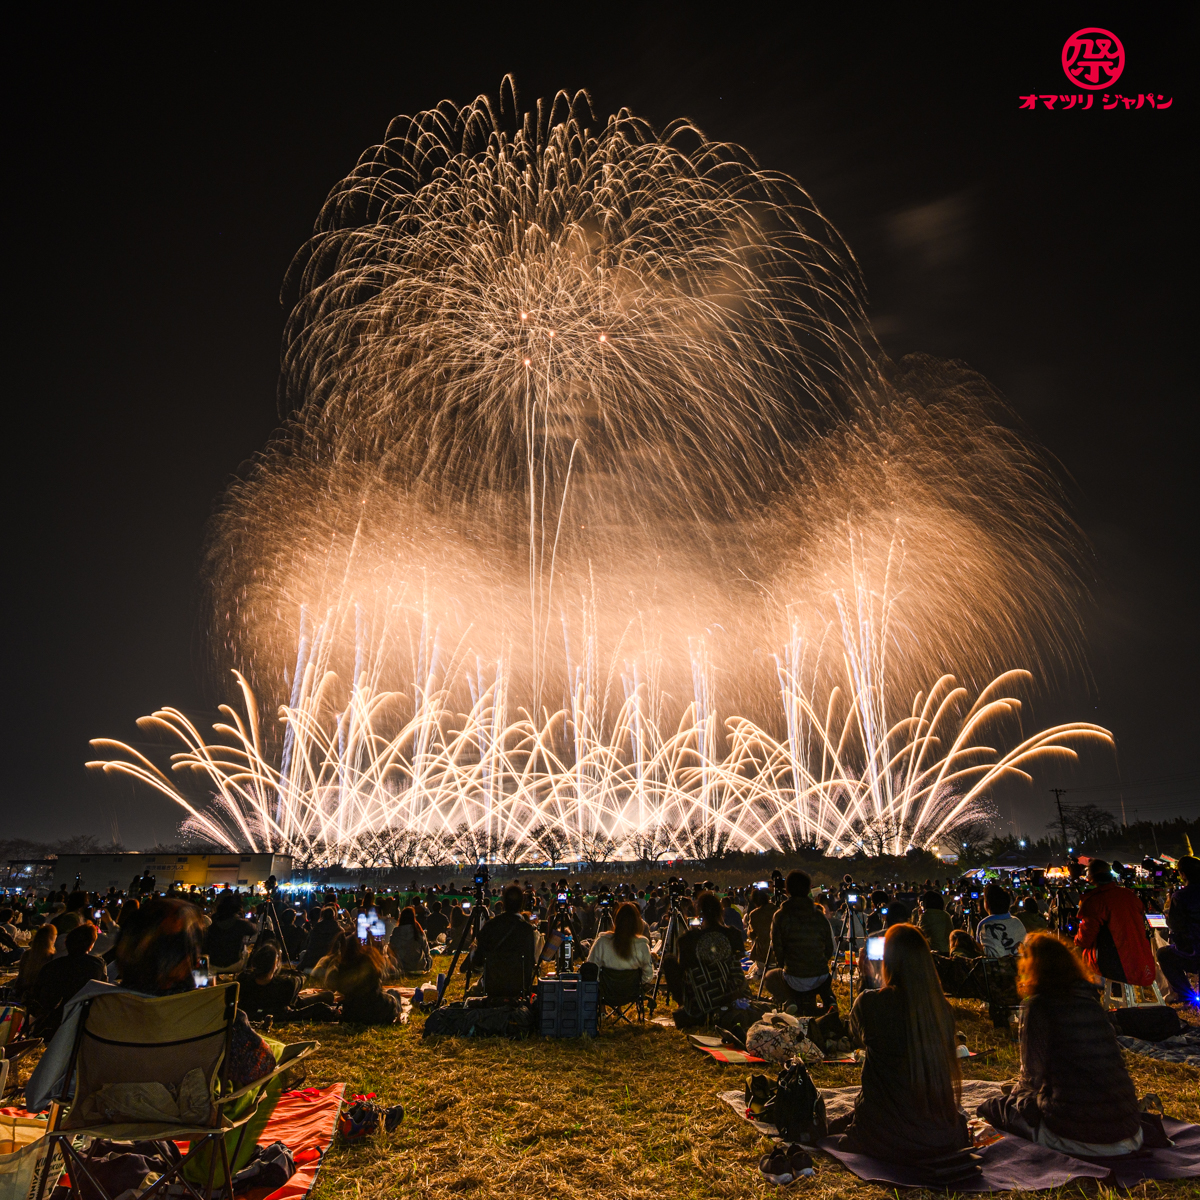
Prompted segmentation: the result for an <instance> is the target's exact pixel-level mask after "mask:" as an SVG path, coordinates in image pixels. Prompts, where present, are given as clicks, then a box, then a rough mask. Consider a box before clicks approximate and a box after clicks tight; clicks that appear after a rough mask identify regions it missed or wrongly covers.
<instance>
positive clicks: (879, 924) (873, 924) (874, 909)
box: [866, 891, 888, 934]
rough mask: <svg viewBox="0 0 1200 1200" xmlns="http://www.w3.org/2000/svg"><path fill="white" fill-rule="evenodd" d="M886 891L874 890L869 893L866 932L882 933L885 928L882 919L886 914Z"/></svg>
mask: <svg viewBox="0 0 1200 1200" xmlns="http://www.w3.org/2000/svg"><path fill="white" fill-rule="evenodd" d="M887 906H888V894H887V892H882V891H874V892H872V893H871V907H870V909H869V911H868V912H867V914H866V915H867V933H868V934H872V933H882V932H883V931H884V929H885V928H886V926H885V924H884V919H885V917H886V915H887Z"/></svg>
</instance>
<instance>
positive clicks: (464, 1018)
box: [421, 1002, 536, 1038]
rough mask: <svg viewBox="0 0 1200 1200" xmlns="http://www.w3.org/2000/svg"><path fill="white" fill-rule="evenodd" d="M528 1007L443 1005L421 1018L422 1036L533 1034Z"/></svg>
mask: <svg viewBox="0 0 1200 1200" xmlns="http://www.w3.org/2000/svg"><path fill="white" fill-rule="evenodd" d="M535 1028H536V1022H535V1021H534V1016H533V1009H532V1008H530V1006H529V1005H528V1004H490V1005H486V1006H484V1005H476V1004H470V1005H468V1004H463V1003H461V1002H460V1003H457V1004H443V1005H442V1007H441V1008H435V1009H434V1010H433V1012H431V1013H430V1014H429V1016H428V1017H426V1018H425V1028H424V1030H423V1031H422V1033H421V1036H422V1037H510V1038H520V1037H525V1036H527V1035H528V1034H531V1033H533V1032H534V1030H535Z"/></svg>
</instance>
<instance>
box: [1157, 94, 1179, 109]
mask: <svg viewBox="0 0 1200 1200" xmlns="http://www.w3.org/2000/svg"><path fill="white" fill-rule="evenodd" d="M1174 103H1175V97H1174V96H1172V97H1171V98H1170V100H1167V101H1166V102H1165V103H1164V102H1163V98H1162V93H1161V92H1160V93H1159V96H1158V104H1157V105H1155V107H1156V108H1170V107H1171V105H1172V104H1174Z"/></svg>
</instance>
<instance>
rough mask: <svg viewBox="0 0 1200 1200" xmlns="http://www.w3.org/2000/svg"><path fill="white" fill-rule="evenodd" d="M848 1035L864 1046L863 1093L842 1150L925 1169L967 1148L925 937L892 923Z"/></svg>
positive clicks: (945, 1016)
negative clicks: (878, 979)
mask: <svg viewBox="0 0 1200 1200" xmlns="http://www.w3.org/2000/svg"><path fill="white" fill-rule="evenodd" d="M850 1036H851V1039H852V1040H853V1041H854V1043H855V1044H856V1045H858V1046H861V1047H863V1048H865V1050H866V1052H867V1056H866V1060H865V1061H864V1062H863V1069H862V1090H861V1091H860V1092H859V1095H858V1099H857V1100H856V1101H855V1104H854V1112H853V1114H852V1115H851V1117H850V1118H848V1124H847V1125H845V1126H842V1124H841V1122H835V1123H834V1124H832V1125H831V1126H830V1133H837V1132H842V1130H843V1129H844V1131H845V1133H846V1138H845V1140H844V1143H843V1144H844V1147H845V1149H847V1150H852V1151H855V1152H857V1153H859V1154H870V1155H872V1156H873V1157H875V1158H882V1159H885V1160H887V1161H889V1162H898V1163H912V1164H915V1165H925V1164H926V1163H928V1162H929V1160H930V1159H933V1158H939V1157H941V1156H944V1155H947V1154H950V1153H953V1152H954V1151H957V1150H961V1149H963V1148H964V1147H966V1146H969V1145H970V1143H971V1137H970V1134H969V1133H968V1131H967V1118H966V1115H965V1114H964V1113H963V1112H962V1111H961V1110H960V1109H959V1100H960V1097H961V1092H962V1077H961V1073H960V1071H959V1067H958V1058H957V1057H956V1047H955V1039H954V1014H953V1012H952V1011H951V1009H950V1005H949V1004H948V1003H947V1001H946V997H945V995H944V994H943V993H942V985H941V984H940V983H939V982H938V975H937V969H936V967H935V966H934V962H933V955H932V954H931V953H930V950H929V943H928V942H927V941H926V940H925V935H924V934H923V933H922V932H921V931H920V930H919V929H918V928H917V927H916V926H915V925H908V924H900V925H893V926H892V927H891V928H890V929H889V930H888V931H887V934H886V935H885V938H884V943H883V987H881V988H878V989H877V990H874V991H867V992H863V993H862V994H861V995H860V996H859V997H858V999H857V1000H856V1001H855V1003H854V1009H853V1011H852V1012H851V1013H850Z"/></svg>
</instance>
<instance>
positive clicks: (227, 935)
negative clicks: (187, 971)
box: [204, 892, 258, 971]
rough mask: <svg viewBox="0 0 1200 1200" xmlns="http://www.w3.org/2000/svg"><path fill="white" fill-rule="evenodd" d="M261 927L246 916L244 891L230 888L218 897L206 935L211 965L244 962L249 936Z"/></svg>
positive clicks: (212, 968) (232, 965)
mask: <svg viewBox="0 0 1200 1200" xmlns="http://www.w3.org/2000/svg"><path fill="white" fill-rule="evenodd" d="M257 934H258V930H257V929H256V928H255V927H254V925H252V924H251V923H250V922H249V921H247V920H246V918H245V917H243V916H242V896H241V893H240V892H226V893H225V894H224V895H223V896H222V897H221V898H220V900H218V901H217V908H216V911H215V912H214V913H213V921H212V924H211V925H210V926H209V927H208V932H207V933H206V934H205V936H204V952H205V953H206V954H207V955H208V964H209V969H210V970H213V971H220V970H222V969H223V968H231V967H236V966H240V965H241V962H242V951H243V948H244V946H245V942H246V939H247V938H252V937H255V936H257Z"/></svg>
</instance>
